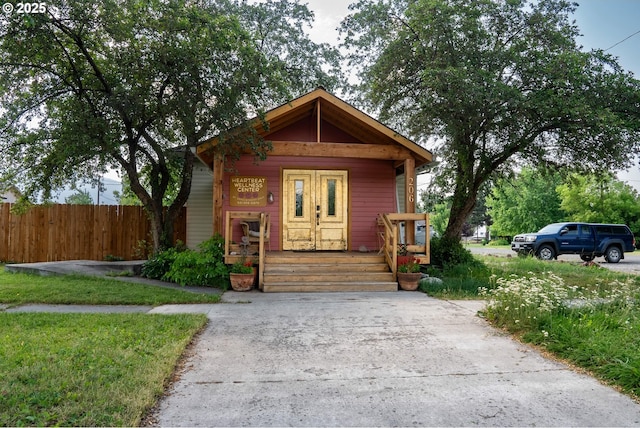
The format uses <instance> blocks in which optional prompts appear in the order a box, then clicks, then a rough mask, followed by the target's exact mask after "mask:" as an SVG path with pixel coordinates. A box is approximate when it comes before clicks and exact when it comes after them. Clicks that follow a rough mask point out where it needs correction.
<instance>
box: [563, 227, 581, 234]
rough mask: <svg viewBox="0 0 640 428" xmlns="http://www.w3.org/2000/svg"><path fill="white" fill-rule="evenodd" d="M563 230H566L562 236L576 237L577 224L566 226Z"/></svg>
mask: <svg viewBox="0 0 640 428" xmlns="http://www.w3.org/2000/svg"><path fill="white" fill-rule="evenodd" d="M563 230H566V232H565V233H564V235H569V236H576V235H578V225H577V224H568V225H567V226H566V227H565V228H564V229H563Z"/></svg>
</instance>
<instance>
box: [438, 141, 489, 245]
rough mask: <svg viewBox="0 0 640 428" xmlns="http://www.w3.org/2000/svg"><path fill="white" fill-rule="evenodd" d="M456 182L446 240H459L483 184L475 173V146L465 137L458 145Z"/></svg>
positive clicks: (445, 235)
mask: <svg viewBox="0 0 640 428" xmlns="http://www.w3.org/2000/svg"><path fill="white" fill-rule="evenodd" d="M457 146H458V147H459V149H458V155H457V159H456V182H455V189H454V191H453V198H452V203H451V212H450V214H449V223H447V228H446V229H445V231H444V235H443V237H444V238H447V239H452V240H453V239H456V240H459V239H460V237H461V236H462V230H463V228H464V224H465V222H466V221H467V219H468V218H469V216H470V215H471V213H472V212H473V208H474V207H475V206H476V201H477V200H478V189H479V188H480V185H481V184H482V182H483V179H482V178H481V177H479V175H480V174H479V173H477V172H476V171H475V164H476V162H475V157H474V154H475V153H474V152H475V150H474V149H475V144H473V142H472V141H470V140H469V139H468V137H467V136H463V137H462V138H461V139H460V140H459V141H458V143H457Z"/></svg>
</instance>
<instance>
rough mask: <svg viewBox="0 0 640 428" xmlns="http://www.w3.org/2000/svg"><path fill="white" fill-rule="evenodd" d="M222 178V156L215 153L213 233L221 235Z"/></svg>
mask: <svg viewBox="0 0 640 428" xmlns="http://www.w3.org/2000/svg"><path fill="white" fill-rule="evenodd" d="M223 179H224V158H223V157H222V156H220V155H216V156H215V157H214V159H213V233H214V234H215V233H218V234H220V235H222V233H223V228H222V223H223V222H222V188H223V187H222V186H223Z"/></svg>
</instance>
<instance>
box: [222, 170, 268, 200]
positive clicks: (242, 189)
mask: <svg viewBox="0 0 640 428" xmlns="http://www.w3.org/2000/svg"><path fill="white" fill-rule="evenodd" d="M229 189H230V192H229V194H230V198H229V199H230V200H231V202H230V205H231V206H232V207H264V206H266V205H267V177H255V176H235V177H231V178H230V183H229Z"/></svg>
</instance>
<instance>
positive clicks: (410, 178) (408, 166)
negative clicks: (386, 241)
mask: <svg viewBox="0 0 640 428" xmlns="http://www.w3.org/2000/svg"><path fill="white" fill-rule="evenodd" d="M404 211H405V212H406V213H408V214H414V213H415V212H416V160H415V159H414V158H407V159H405V161H404ZM414 224H415V223H414V222H413V221H407V222H405V225H404V227H405V237H406V241H405V244H408V243H410V244H415V243H416V230H415V225H414Z"/></svg>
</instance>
